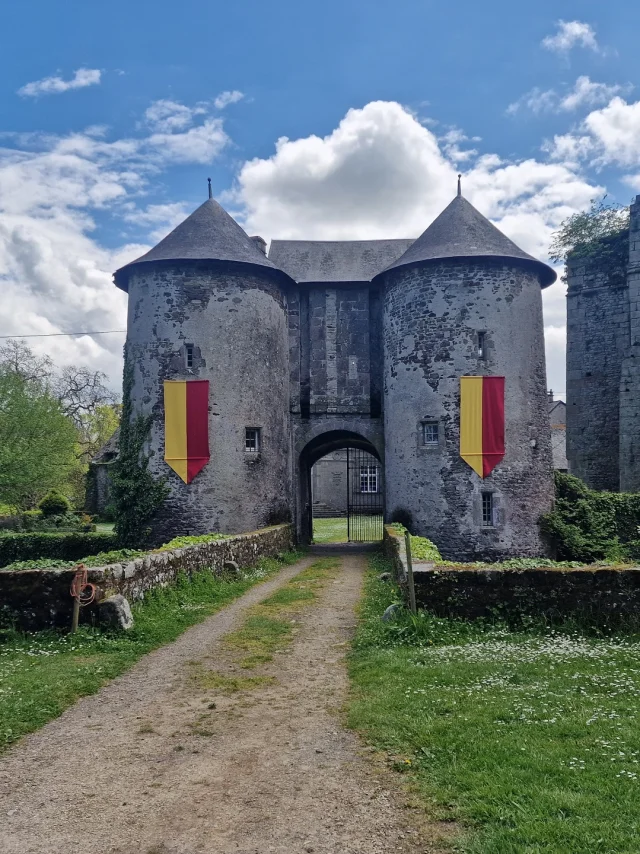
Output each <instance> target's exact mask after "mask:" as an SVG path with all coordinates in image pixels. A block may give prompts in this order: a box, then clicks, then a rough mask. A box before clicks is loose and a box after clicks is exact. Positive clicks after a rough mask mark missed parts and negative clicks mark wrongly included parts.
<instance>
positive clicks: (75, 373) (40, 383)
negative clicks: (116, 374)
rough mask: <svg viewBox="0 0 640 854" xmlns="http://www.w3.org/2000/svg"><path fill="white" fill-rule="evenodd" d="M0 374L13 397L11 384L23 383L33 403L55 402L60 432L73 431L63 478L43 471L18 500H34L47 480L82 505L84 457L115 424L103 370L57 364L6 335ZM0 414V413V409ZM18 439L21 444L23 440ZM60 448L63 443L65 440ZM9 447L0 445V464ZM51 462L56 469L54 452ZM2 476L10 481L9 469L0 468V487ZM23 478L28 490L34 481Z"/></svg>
mask: <svg viewBox="0 0 640 854" xmlns="http://www.w3.org/2000/svg"><path fill="white" fill-rule="evenodd" d="M0 376H2V377H3V378H5V384H4V385H5V392H6V393H7V394H8V393H11V394H13V395H14V397H15V389H17V388H22V389H23V390H24V391H25V394H26V395H27V396H28V397H31V398H33V400H32V404H33V406H34V407H35V406H36V405H41V404H43V401H45V400H46V401H48V403H49V404H52V405H53V404H55V412H56V413H57V415H58V416H62V417H63V418H66V420H67V427H66V428H65V435H69V434H72V435H73V436H74V437H75V447H74V454H73V458H72V460H71V461H70V463H66V462H65V470H66V480H65V479H63V480H62V481H60V480H58V479H55V478H54V480H55V483H50V482H49V480H47V479H46V477H45V475H44V473H43V477H45V481H46V482H45V481H43V482H42V484H41V488H38V490H37V492H33V491H28V492H27V493H25V495H24V497H23V499H22V500H21V503H24V502H25V501H26V502H27V503H28V502H29V500H31V499H33V500H36V499H37V497H39V496H41V495H42V494H43V493H44V492H46V491H47V489H48V488H49V486H52V485H53V486H60V487H63V488H64V490H65V491H66V493H67V495H69V496H70V497H72V498H73V501H74V504H76V505H77V506H83V504H84V492H85V476H86V473H87V470H88V467H89V462H90V460H91V459H92V457H94V456H95V454H96V453H97V452H98V450H99V449H100V447H102V445H103V444H104V443H105V442H106V441H107V439H109V438H110V436H111V435H112V434H113V432H114V431H115V429H116V428H117V426H118V419H119V411H120V407H119V405H118V404H117V403H116V400H117V396H116V395H115V393H114V392H113V391H111V389H109V388H108V387H107V386H106V385H105V381H106V379H107V377H106V375H105V374H103V373H102V372H101V371H91V370H89V369H88V368H85V367H82V366H80V367H77V366H73V365H68V366H66V367H63V368H62V369H56V367H55V366H54V364H53V362H52V360H51V359H50V358H49V357H48V356H38V355H36V354H35V353H34V352H33V350H31V348H30V347H29V346H28V344H27V343H26V342H25V341H19V340H15V339H9V340H8V341H7V343H6V344H3V345H2V346H0ZM10 378H13V379H14V381H15V382H14V383H13V384H11V383H10ZM9 385H12V388H13V391H12V392H9V391H8V389H9ZM0 393H1V392H0ZM15 399H16V400H17V398H15ZM1 406H2V402H1V399H0V407H1ZM25 411H26V410H25ZM0 418H2V415H1V413H0ZM1 435H2V427H1V425H0V436H1ZM27 435H29V427H28V426H25V428H24V436H25V437H26V436H27ZM32 439H33V442H34V443H35V444H34V449H33V452H34V455H35V457H38V458H39V455H40V450H41V449H42V444H41V443H40V444H39V443H38V442H39V440H37V438H36V437H35V436H32ZM22 445H23V446H24V441H23V443H22ZM36 445H37V449H36ZM64 448H65V449H66V445H64ZM9 453H10V452H9V451H8V450H6V451H5V452H4V455H3V451H2V449H0V467H1V466H3V465H4V463H3V459H4V456H7V455H8V454H9ZM65 453H66V451H65ZM63 456H64V453H63ZM41 468H42V466H41ZM50 468H51V471H53V470H54V469H55V470H56V471H57V470H58V466H57V464H56V463H55V458H54V460H52V462H51V466H50ZM36 469H37V466H36V467H35V468H33V472H34V473H35V471H36ZM2 478H5V479H8V480H7V483H8V482H9V481H11V482H13V481H14V475H10V474H6V475H5V474H4V473H3V472H0V490H1V488H2V487H1V484H2V482H3V481H2ZM27 480H28V485H29V490H33V484H32V483H31V481H30V480H29V479H27ZM8 488H9V487H8V486H7V489H8ZM0 494H1V491H0ZM29 496H31V499H30V498H29Z"/></svg>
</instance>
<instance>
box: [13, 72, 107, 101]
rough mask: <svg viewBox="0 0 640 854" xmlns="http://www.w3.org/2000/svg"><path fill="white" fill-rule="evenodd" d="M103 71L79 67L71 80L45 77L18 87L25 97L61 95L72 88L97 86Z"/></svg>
mask: <svg viewBox="0 0 640 854" xmlns="http://www.w3.org/2000/svg"><path fill="white" fill-rule="evenodd" d="M101 77H102V72H101V71H100V69H99V68H78V70H77V71H74V73H73V77H72V78H71V79H70V80H64V79H63V78H62V77H58V76H55V77H44V78H43V79H42V80H34V81H33V82H31V83H26V84H25V85H24V86H22V88H20V89H18V95H21V96H22V97H23V98H37V97H38V96H39V95H59V94H61V93H62V92H68V91H69V90H70V89H84V88H85V87H87V86H96V85H97V84H98V83H100V79H101Z"/></svg>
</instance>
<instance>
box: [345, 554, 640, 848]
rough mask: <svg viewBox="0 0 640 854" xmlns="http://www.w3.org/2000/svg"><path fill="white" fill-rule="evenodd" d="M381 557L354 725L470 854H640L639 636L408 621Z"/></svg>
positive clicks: (366, 622)
mask: <svg viewBox="0 0 640 854" xmlns="http://www.w3.org/2000/svg"><path fill="white" fill-rule="evenodd" d="M386 569H388V566H387V565H386V564H385V562H384V561H383V559H382V558H381V557H376V558H375V559H373V560H372V572H371V573H370V575H369V578H368V581H367V584H366V591H365V596H364V600H363V603H362V606H361V615H360V616H361V621H360V626H359V629H358V632H357V635H356V638H355V641H354V647H353V651H352V655H351V659H350V672H351V677H352V680H353V694H352V700H351V703H350V707H349V723H350V725H351V726H352V727H354V728H355V729H357V730H359V731H360V732H361V733H363V734H364V735H365V736H366V737H367V738H368V739H369V740H370V742H371V743H372V744H374V745H375V746H377V747H378V748H379V749H381V750H382V751H385V752H386V753H387V755H388V756H389V760H390V762H391V763H392V765H393V767H395V768H396V769H397V770H399V771H402V772H404V773H405V774H406V775H407V777H408V779H409V780H410V781H411V784H412V787H414V788H415V789H416V790H417V791H418V792H419V793H420V795H421V797H422V798H423V799H424V802H425V803H426V804H428V805H429V812H431V814H432V815H433V816H434V817H435V818H439V819H442V820H445V821H447V820H448V821H457V822H458V823H459V825H460V828H461V832H460V834H459V836H458V838H457V839H456V840H455V850H457V851H464V852H468V854H543V852H544V854H551V852H553V854H594V852H607V854H611V852H616V854H637V852H638V851H640V843H639V842H638V839H639V838H640V810H639V807H640V764H639V763H640V665H639V664H638V661H639V654H640V638H639V637H638V636H629V637H624V636H612V637H603V636H599V637H598V636H596V635H594V634H593V633H591V634H589V633H588V632H582V631H580V630H579V629H576V628H575V627H574V628H566V629H565V630H558V629H555V630H551V629H545V628H544V627H541V628H539V629H531V630H529V631H523V632H518V633H515V632H510V631H508V630H507V629H506V628H505V627H504V626H503V625H499V624H490V623H482V622H476V623H470V622H463V621H457V620H446V619H439V618H435V617H432V616H430V615H428V614H426V613H421V614H419V615H418V617H417V618H413V619H412V618H411V616H410V615H408V614H406V613H403V614H402V615H400V616H399V617H398V618H397V619H396V620H394V621H392V622H390V623H383V622H382V621H381V620H380V615H381V614H382V612H383V611H384V609H385V607H386V606H387V605H388V604H389V603H390V602H392V601H394V600H396V597H397V591H396V590H395V589H394V588H393V586H392V585H389V584H388V583H384V582H380V581H378V580H377V573H378V572H380V571H383V570H386Z"/></svg>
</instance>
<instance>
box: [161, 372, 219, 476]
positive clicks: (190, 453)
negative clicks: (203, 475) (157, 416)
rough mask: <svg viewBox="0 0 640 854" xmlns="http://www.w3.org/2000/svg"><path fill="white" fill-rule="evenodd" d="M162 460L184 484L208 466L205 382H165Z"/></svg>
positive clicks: (207, 404) (207, 392) (207, 412)
mask: <svg viewBox="0 0 640 854" xmlns="http://www.w3.org/2000/svg"><path fill="white" fill-rule="evenodd" d="M164 458H165V462H167V463H168V465H170V466H171V468H172V469H173V470H174V472H176V474H177V475H179V477H181V478H182V480H184V482H185V483H191V481H192V480H193V479H194V477H195V476H196V475H197V474H198V472H199V471H200V469H202V468H204V466H206V464H207V463H208V462H209V380H165V383H164Z"/></svg>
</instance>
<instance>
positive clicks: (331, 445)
mask: <svg viewBox="0 0 640 854" xmlns="http://www.w3.org/2000/svg"><path fill="white" fill-rule="evenodd" d="M300 462H301V475H302V489H303V498H304V504H303V507H304V511H303V517H304V518H303V520H302V522H303V524H302V529H303V531H302V533H303V537H304V534H305V532H306V533H307V534H308V537H307V538H306V539H307V541H311V542H313V543H317V544H323V543H371V542H375V541H378V540H381V539H382V530H383V515H384V469H383V466H382V462H381V460H380V456H379V454H378V452H377V450H376V448H375V447H374V446H373V445H372V444H371V442H369V441H368V440H366V439H364V438H363V437H362V436H359V435H358V434H357V433H349V432H347V431H333V432H331V433H326V434H323V435H321V436H319V437H317V439H315V440H313V441H312V442H310V443H309V445H308V446H307V447H306V448H305V450H304V451H303V453H302V455H301V459H300Z"/></svg>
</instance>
